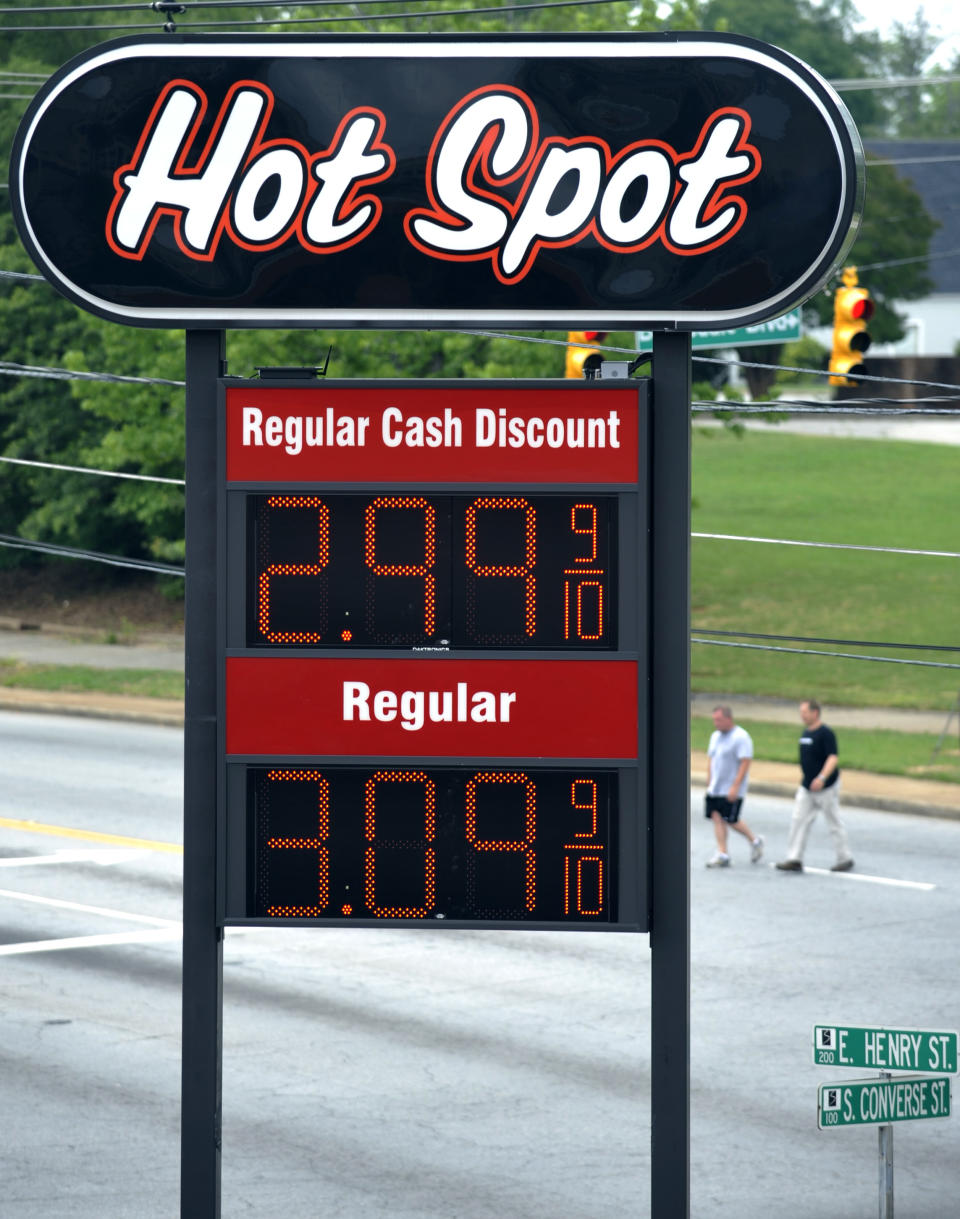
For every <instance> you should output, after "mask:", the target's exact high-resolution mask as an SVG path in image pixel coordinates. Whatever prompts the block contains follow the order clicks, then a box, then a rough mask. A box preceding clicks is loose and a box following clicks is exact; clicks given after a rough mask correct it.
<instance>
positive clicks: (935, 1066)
mask: <svg viewBox="0 0 960 1219" xmlns="http://www.w3.org/2000/svg"><path fill="white" fill-rule="evenodd" d="M957 1042H958V1037H957V1033H956V1032H955V1031H953V1030H950V1031H944V1030H942V1029H935V1030H924V1029H891V1028H885V1027H883V1026H873V1025H868V1026H865V1027H841V1026H839V1025H824V1024H815V1025H814V1027H813V1061H814V1063H815V1064H816V1065H817V1066H831V1067H867V1068H869V1067H873V1068H875V1069H876V1070H878V1071H943V1072H946V1073H947V1074H950V1075H956V1073H957Z"/></svg>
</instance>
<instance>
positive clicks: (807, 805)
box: [787, 779, 850, 863]
mask: <svg viewBox="0 0 960 1219" xmlns="http://www.w3.org/2000/svg"><path fill="white" fill-rule="evenodd" d="M839 806H840V780H839V779H838V780H837V782H836V783H834V784H833V785H832V786H831V787H825V788H823V790H822V791H818V792H812V791H808V790H807V788H805V787H798V788H797V794H796V797H795V798H794V803H793V820H792V821H791V822H790V841H789V843H788V845H787V858H788V859H797V860H801V861H802V860H803V852H804V850H805V849H806V845H807V837H808V835H809V833H810V827H811V826H812V825H813V823H814V820H815V819H816V816H817V813H823V815H824V817H825V818H826V821H827V828H828V829H829V831H830V835H831V837H832V838H833V845H834V848H835V849H836V852H837V863H846V861H847V860H848V859H849V858H850V844H849V843H848V841H847V831H846V828H845V827H844V824H843V822H842V821H841V820H840V815H839V812H838V809H839Z"/></svg>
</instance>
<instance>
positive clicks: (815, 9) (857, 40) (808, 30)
mask: <svg viewBox="0 0 960 1219" xmlns="http://www.w3.org/2000/svg"><path fill="white" fill-rule="evenodd" d="M699 18H700V28H701V29H704V30H722V31H724V32H727V33H731V34H749V35H750V36H751V37H752V38H759V39H760V40H761V41H763V42H769V43H772V44H773V45H774V46H777V47H781V48H782V49H783V50H785V51H789V52H790V53H791V54H792V55H796V56H797V58H798V59H802V60H803V61H804V62H805V63H808V64H809V65H810V66H811V67H812V68H815V69H816V70H817V71H818V72H820V73H821V74H822V75H823V76H825V77H826V78H827V80H848V79H857V78H863V77H869V76H875V75H877V74H878V73H879V71H880V70H881V68H882V64H883V45H882V42H881V40H880V38H879V36H878V35H876V34H873V33H857V32H856V30H855V28H854V27H855V26H856V25H857V24H858V23H859V22H860V21H861V18H860V15H859V13H858V12H857V9H856V7H855V6H854V4H853V0H823V3H821V4H815V3H813V2H812V0H705V3H703V4H702V5H701V7H700V10H699ZM844 100H845V101H846V102H847V104H848V106H849V109H850V112H851V114H852V115H853V118H854V120H855V122H856V123H857V126H858V127H859V128H860V129H861V130H866V131H869V130H880V129H882V127H883V124H884V121H885V118H886V113H885V110H884V108H883V104H882V102H881V100H880V99H879V97H878V96H877V94H876V93H875V92H874V91H870V90H866V91H856V92H852V93H850V94H848V95H845V98H844Z"/></svg>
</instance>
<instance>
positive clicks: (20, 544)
mask: <svg viewBox="0 0 960 1219" xmlns="http://www.w3.org/2000/svg"><path fill="white" fill-rule="evenodd" d="M0 546H9V547H10V548H11V549H13V550H36V551H38V552H39V553H40V554H48V555H56V556H57V557H59V558H64V559H89V560H90V561H91V562H94V563H106V564H108V565H109V566H110V567H132V568H134V569H135V570H137V571H151V572H154V573H155V574H157V575H163V576H183V575H185V574H186V573H185V572H184V569H183V568H182V567H171V566H169V565H168V564H166V563H153V562H151V561H150V560H148V559H125V558H123V557H121V556H120V555H115V554H102V553H101V552H100V551H98V550H77V549H76V548H74V547H72V546H57V545H55V544H54V543H53V542H32V541H30V540H29V539H28V538H20V537H16V536H14V535H12V534H8V533H0Z"/></svg>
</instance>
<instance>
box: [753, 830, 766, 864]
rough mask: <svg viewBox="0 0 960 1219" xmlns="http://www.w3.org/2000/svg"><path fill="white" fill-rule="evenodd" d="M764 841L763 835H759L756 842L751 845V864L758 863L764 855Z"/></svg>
mask: <svg viewBox="0 0 960 1219" xmlns="http://www.w3.org/2000/svg"><path fill="white" fill-rule="evenodd" d="M764 841H765V840H764V837H763V835H762V834H758V835H757V837H756V841H755V842H751V843H750V862H751V863H756V862H757V860H758V859H759V858H760V856H761V855H762V854H763V844H764Z"/></svg>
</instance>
